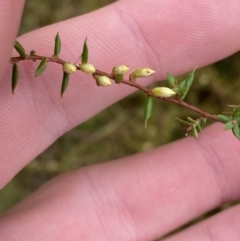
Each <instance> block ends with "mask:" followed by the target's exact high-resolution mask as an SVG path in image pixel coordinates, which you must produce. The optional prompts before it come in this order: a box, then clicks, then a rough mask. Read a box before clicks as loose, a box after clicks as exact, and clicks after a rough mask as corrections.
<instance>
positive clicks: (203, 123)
mask: <svg viewBox="0 0 240 241" xmlns="http://www.w3.org/2000/svg"><path fill="white" fill-rule="evenodd" d="M206 122H207V119H206V118H203V119H201V121H200V123H199V124H200V126H201V128H203V127H204V126H205V125H206Z"/></svg>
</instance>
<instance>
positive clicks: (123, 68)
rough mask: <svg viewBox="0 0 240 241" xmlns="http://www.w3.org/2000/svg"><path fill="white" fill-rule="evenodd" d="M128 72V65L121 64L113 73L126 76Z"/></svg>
mask: <svg viewBox="0 0 240 241" xmlns="http://www.w3.org/2000/svg"><path fill="white" fill-rule="evenodd" d="M128 71H129V67H128V66H126V65H123V64H121V65H117V66H115V67H114V68H113V70H112V73H113V74H114V75H117V74H126V73H127V72H128Z"/></svg>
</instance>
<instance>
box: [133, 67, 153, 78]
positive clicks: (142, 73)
mask: <svg viewBox="0 0 240 241" xmlns="http://www.w3.org/2000/svg"><path fill="white" fill-rule="evenodd" d="M154 73H155V71H154V70H152V69H149V68H141V69H136V70H135V71H134V72H133V73H132V74H131V75H132V76H133V77H135V78H145V77H149V76H151V75H153V74H154Z"/></svg>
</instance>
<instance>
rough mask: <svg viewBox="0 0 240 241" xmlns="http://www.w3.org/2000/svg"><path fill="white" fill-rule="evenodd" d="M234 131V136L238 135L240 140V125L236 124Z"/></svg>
mask: <svg viewBox="0 0 240 241" xmlns="http://www.w3.org/2000/svg"><path fill="white" fill-rule="evenodd" d="M232 132H233V134H234V136H236V137H237V138H238V139H239V140H240V127H239V125H235V126H234V127H233V128H232Z"/></svg>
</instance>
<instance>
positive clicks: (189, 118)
mask: <svg viewBox="0 0 240 241" xmlns="http://www.w3.org/2000/svg"><path fill="white" fill-rule="evenodd" d="M187 120H188V121H189V122H191V123H192V124H196V123H197V121H196V120H194V119H193V118H191V117H187Z"/></svg>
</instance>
